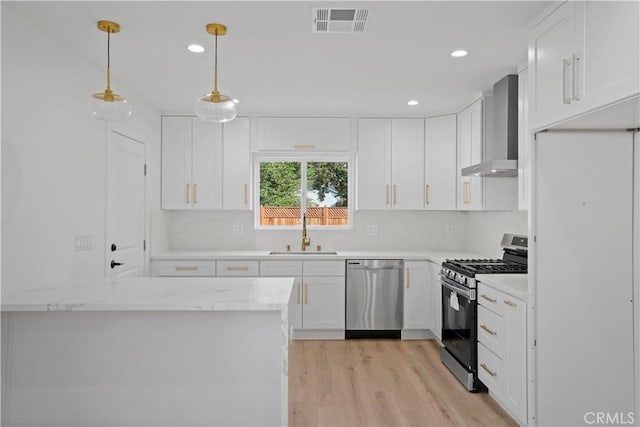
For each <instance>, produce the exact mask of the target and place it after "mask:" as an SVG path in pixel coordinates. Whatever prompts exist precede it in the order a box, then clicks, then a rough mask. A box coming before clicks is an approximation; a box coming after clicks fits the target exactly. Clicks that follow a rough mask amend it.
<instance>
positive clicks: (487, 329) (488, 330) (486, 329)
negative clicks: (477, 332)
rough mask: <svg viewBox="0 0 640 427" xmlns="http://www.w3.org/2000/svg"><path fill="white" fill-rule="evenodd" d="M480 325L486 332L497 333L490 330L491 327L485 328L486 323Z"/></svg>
mask: <svg viewBox="0 0 640 427" xmlns="http://www.w3.org/2000/svg"><path fill="white" fill-rule="evenodd" d="M480 327H481V328H482V329H484V330H485V331H487V332H488V333H490V334H491V335H497V333H496V332H495V331H492V330H491V329H489V328H487V326H486V325H480Z"/></svg>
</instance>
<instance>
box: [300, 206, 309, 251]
mask: <svg viewBox="0 0 640 427" xmlns="http://www.w3.org/2000/svg"><path fill="white" fill-rule="evenodd" d="M309 245H311V239H310V238H309V236H307V214H306V213H305V214H302V251H306V250H307V246H309Z"/></svg>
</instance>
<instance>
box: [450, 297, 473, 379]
mask: <svg viewBox="0 0 640 427" xmlns="http://www.w3.org/2000/svg"><path fill="white" fill-rule="evenodd" d="M475 310H476V306H475V302H474V301H470V300H469V299H468V298H467V297H465V296H464V295H461V294H460V293H456V292H454V291H452V290H451V289H449V288H448V287H446V286H443V287H442V343H443V344H444V346H445V347H446V348H447V349H448V350H449V352H450V353H451V354H452V355H453V356H454V357H455V358H456V359H458V362H460V363H461V364H462V365H463V366H465V367H466V368H467V369H468V370H473V369H474V367H473V366H472V365H473V363H472V361H473V360H474V359H475V355H474V354H472V353H474V352H473V348H474V344H475V342H474V341H475V336H476V333H475V330H474V329H475Z"/></svg>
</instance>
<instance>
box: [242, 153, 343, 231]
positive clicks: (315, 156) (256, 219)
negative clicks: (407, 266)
mask: <svg viewBox="0 0 640 427" xmlns="http://www.w3.org/2000/svg"><path fill="white" fill-rule="evenodd" d="M261 162H300V163H314V162H340V163H347V168H348V170H347V180H348V183H347V198H348V200H349V202H348V206H347V210H348V215H349V222H348V224H347V225H307V229H308V230H314V231H320V230H331V231H337V230H353V220H354V218H353V213H354V210H355V209H354V203H355V199H354V198H353V197H354V194H353V188H354V187H353V179H354V173H353V168H354V165H355V159H354V155H353V154H346V153H345V154H335V153H330V154H329V153H315V152H310V153H306V154H304V153H254V156H253V203H254V204H253V206H255V209H254V212H253V225H254V227H255V229H256V230H274V231H279V230H281V231H284V230H302V224H300V225H262V224H260V163H261ZM300 179H301V181H302V182H301V184H302V190H303V191H302V200H301V205H303V206H304V211H306V208H307V206H306V203H304V202H305V201H306V200H307V199H306V192H305V190H307V168H306V166H305V167H304V168H302V170H301V173H300ZM301 207H302V206H301ZM304 211H301V212H304ZM301 215H302V214H301Z"/></svg>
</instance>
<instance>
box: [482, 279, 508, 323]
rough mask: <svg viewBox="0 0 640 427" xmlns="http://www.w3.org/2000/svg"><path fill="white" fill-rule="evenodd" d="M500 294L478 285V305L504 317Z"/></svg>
mask: <svg viewBox="0 0 640 427" xmlns="http://www.w3.org/2000/svg"><path fill="white" fill-rule="evenodd" d="M501 296H502V293H501V292H498V291H496V290H495V289H493V288H490V287H488V286H485V285H483V284H482V283H478V304H479V305H481V306H483V307H484V308H487V309H489V310H491V311H493V312H494V313H496V314H497V315H499V316H503V315H504V304H502V303H501V302H500V300H501Z"/></svg>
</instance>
